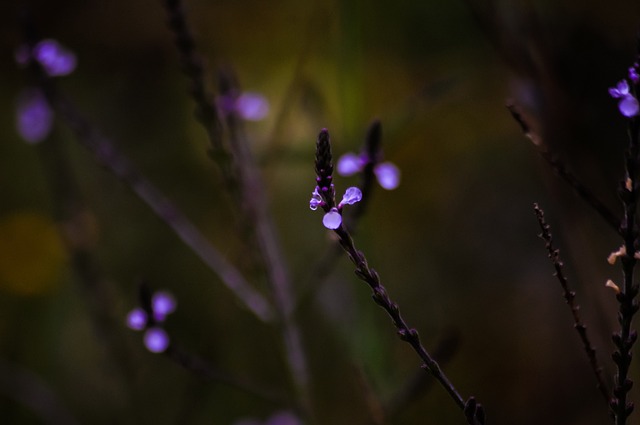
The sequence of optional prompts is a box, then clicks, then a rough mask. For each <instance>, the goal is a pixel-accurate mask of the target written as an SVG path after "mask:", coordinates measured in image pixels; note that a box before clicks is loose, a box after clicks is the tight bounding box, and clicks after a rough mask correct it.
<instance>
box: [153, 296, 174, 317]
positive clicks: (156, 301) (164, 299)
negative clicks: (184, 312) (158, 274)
mask: <svg viewBox="0 0 640 425" xmlns="http://www.w3.org/2000/svg"><path fill="white" fill-rule="evenodd" d="M151 309H152V310H153V318H154V319H155V321H156V322H163V321H164V319H165V318H166V317H167V315H168V314H170V313H173V312H174V310H175V309H176V300H175V298H173V295H171V294H170V293H169V292H166V291H158V292H156V293H155V294H153V296H152V297H151Z"/></svg>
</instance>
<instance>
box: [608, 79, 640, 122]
mask: <svg viewBox="0 0 640 425" xmlns="http://www.w3.org/2000/svg"><path fill="white" fill-rule="evenodd" d="M609 94H610V95H611V97H613V98H614V99H620V100H619V101H618V109H619V110H620V113H621V114H622V115H624V116H625V117H627V118H630V117H633V116H636V115H638V111H640V105H638V99H636V98H635V96H634V95H633V94H631V92H630V88H629V83H628V82H627V80H621V81H620V82H619V83H618V84H616V86H615V87H611V88H609Z"/></svg>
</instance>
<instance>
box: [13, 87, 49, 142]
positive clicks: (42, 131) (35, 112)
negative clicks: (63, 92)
mask: <svg viewBox="0 0 640 425" xmlns="http://www.w3.org/2000/svg"><path fill="white" fill-rule="evenodd" d="M52 125H53V110H52V109H51V106H49V102H47V99H46V97H45V95H44V93H42V91H41V90H39V89H36V88H28V89H25V90H24V91H23V92H22V93H20V96H19V97H18V102H17V106H16V129H17V130H18V133H19V134H20V136H21V137H22V138H23V139H24V140H25V141H26V142H28V143H38V142H41V141H43V140H44V139H46V138H47V136H48V135H49V133H50V132H51V127H52Z"/></svg>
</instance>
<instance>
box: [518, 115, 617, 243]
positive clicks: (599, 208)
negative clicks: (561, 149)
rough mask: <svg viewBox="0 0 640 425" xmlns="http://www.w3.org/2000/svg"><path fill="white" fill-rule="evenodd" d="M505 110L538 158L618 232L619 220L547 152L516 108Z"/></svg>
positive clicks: (563, 165) (559, 161)
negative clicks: (528, 141) (532, 147)
mask: <svg viewBox="0 0 640 425" xmlns="http://www.w3.org/2000/svg"><path fill="white" fill-rule="evenodd" d="M507 109H509V112H510V113H511V116H512V117H513V119H514V120H516V122H517V123H518V125H520V128H521V129H522V132H523V133H524V135H525V136H526V137H528V138H529V139H530V140H531V141H532V142H533V144H534V145H535V146H536V148H537V151H538V153H539V154H540V156H541V157H542V158H543V159H544V160H545V161H547V163H548V164H549V165H550V166H551V168H552V169H553V171H555V172H556V174H557V175H558V176H559V177H560V178H561V179H563V180H564V181H565V182H566V183H567V184H569V186H570V187H571V188H572V189H573V190H574V191H575V192H576V194H578V196H579V197H580V198H582V200H583V201H584V202H586V203H587V204H588V205H589V206H590V207H591V208H593V209H594V210H595V211H596V212H597V213H598V214H600V216H601V217H602V218H603V219H604V221H606V222H607V223H608V224H609V226H611V227H612V228H613V229H614V230H615V231H616V232H620V220H619V219H618V218H617V217H616V215H615V214H614V213H613V212H612V211H611V209H610V208H609V207H607V206H606V205H605V204H604V203H603V202H602V201H601V200H600V199H598V197H597V196H596V195H595V194H594V193H593V192H592V191H591V190H590V189H589V188H587V187H586V186H585V185H584V184H583V183H582V182H581V181H580V180H579V179H578V178H577V177H576V176H574V175H573V174H572V173H571V172H570V171H569V170H568V169H567V167H566V166H565V164H564V163H563V162H562V160H561V159H560V158H558V157H557V156H556V155H555V154H553V153H552V152H551V151H549V149H548V147H547V146H546V145H545V144H544V141H543V140H542V139H541V138H540V136H539V135H538V134H536V133H535V132H534V131H533V129H532V128H531V126H530V125H529V123H528V122H527V121H526V119H525V117H524V116H523V115H522V114H521V113H520V111H519V109H518V107H517V106H516V105H513V104H508V105H507Z"/></svg>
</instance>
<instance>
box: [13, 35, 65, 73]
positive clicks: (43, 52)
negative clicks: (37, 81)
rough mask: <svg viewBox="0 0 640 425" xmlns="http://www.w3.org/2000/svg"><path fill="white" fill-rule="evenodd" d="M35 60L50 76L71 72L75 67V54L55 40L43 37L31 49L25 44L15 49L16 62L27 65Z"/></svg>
mask: <svg viewBox="0 0 640 425" xmlns="http://www.w3.org/2000/svg"><path fill="white" fill-rule="evenodd" d="M32 59H34V60H36V61H38V63H40V65H41V66H42V68H44V70H45V72H46V73H47V74H48V75H49V76H51V77H59V76H62V75H68V74H71V73H72V72H73V71H74V70H75V69H76V63H77V62H76V55H75V54H74V53H73V52H72V51H71V50H69V49H67V48H66V47H64V46H62V45H61V44H60V43H58V42H57V41H56V40H53V39H45V40H41V41H40V42H38V43H37V44H36V45H35V46H34V47H33V49H32V50H31V51H29V47H28V46H26V45H22V46H20V47H19V48H18V49H17V50H16V62H18V64H20V65H23V66H24V65H27V64H28V63H29V61H30V60H32Z"/></svg>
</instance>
